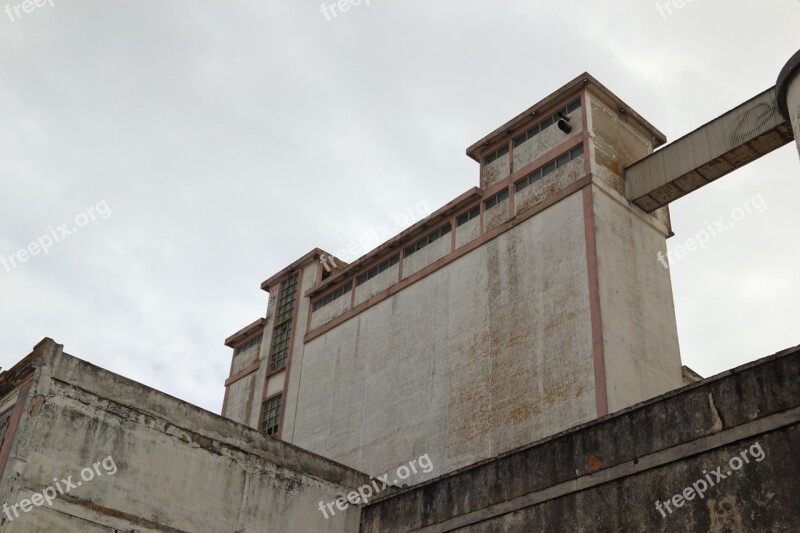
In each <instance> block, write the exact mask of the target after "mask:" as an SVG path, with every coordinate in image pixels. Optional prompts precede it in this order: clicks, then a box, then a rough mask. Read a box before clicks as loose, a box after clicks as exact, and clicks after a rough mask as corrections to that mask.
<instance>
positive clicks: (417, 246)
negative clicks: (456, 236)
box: [404, 222, 452, 257]
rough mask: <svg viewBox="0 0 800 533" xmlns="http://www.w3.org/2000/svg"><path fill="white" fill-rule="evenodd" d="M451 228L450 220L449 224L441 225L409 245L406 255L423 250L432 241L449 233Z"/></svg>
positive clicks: (405, 251)
mask: <svg viewBox="0 0 800 533" xmlns="http://www.w3.org/2000/svg"><path fill="white" fill-rule="evenodd" d="M451 229H452V228H451V227H450V223H449V222H448V223H447V224H445V225H444V226H442V227H440V228H439V229H437V230H436V231H434V232H432V233H429V234H428V235H426V236H425V237H423V238H421V239H420V240H418V241H417V242H415V243H414V244H412V245H411V246H407V247H406V249H405V250H404V255H405V257H408V256H409V255H411V254H413V253H415V252H418V251H420V250H422V249H423V248H425V247H426V246H428V245H429V244H430V243H432V242H434V241H435V240H436V239H438V238H439V237H442V236H444V235H447V234H448V233H450V230H451Z"/></svg>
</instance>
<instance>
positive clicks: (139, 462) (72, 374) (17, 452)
mask: <svg viewBox="0 0 800 533" xmlns="http://www.w3.org/2000/svg"><path fill="white" fill-rule="evenodd" d="M12 371H13V372H9V373H3V374H2V376H1V377H0V405H4V404H5V403H7V402H5V401H4V400H5V399H6V398H9V397H12V398H13V396H14V395H15V394H17V395H18V398H19V400H18V402H17V403H15V408H14V409H15V411H16V412H19V413H21V417H20V418H19V420H18V424H16V427H9V431H8V432H6V435H5V437H6V439H5V440H6V442H4V443H3V445H2V446H3V447H2V450H3V451H4V452H5V450H7V449H8V450H10V453H9V454H8V461H7V463H6V466H5V470H4V471H3V472H2V479H0V500H2V501H3V502H5V503H6V504H7V507H4V508H3V511H2V513H0V520H1V521H0V530H2V531H4V532H6V531H7V532H16V531H25V532H30V531H55V530H59V531H104V532H105V531H109V530H119V531H137V532H144V531H171V532H178V531H187V532H188V531H191V532H197V531H208V532H215V533H216V532H220V531H231V532H232V531H239V532H244V531H331V532H345V531H355V530H357V529H358V521H359V510H358V508H355V507H352V506H350V507H349V508H348V509H347V510H345V511H341V510H339V509H336V507H335V506H334V509H336V511H335V513H336V514H335V515H333V516H332V517H330V518H328V519H326V518H325V517H324V516H323V514H322V512H321V511H320V510H319V502H324V503H328V502H333V501H334V500H335V499H336V498H337V497H339V496H342V495H344V494H347V493H348V492H349V491H350V490H352V488H355V487H358V486H361V485H363V484H366V483H368V481H369V480H368V477H367V476H366V475H364V474H361V473H359V472H357V471H355V470H352V469H349V468H346V467H344V466H342V465H340V464H338V463H334V462H332V461H329V460H327V459H325V458H323V457H320V456H317V455H314V454H312V453H310V452H306V451H304V450H301V449H299V448H297V447H295V446H292V445H290V444H286V443H284V442H281V441H278V440H275V439H272V438H269V437H265V436H263V435H262V434H260V433H258V432H256V431H253V430H251V429H249V428H247V427H245V426H242V425H240V424H237V423H235V422H232V421H230V420H227V419H224V418H222V417H220V416H217V415H214V414H212V413H210V412H207V411H204V410H202V409H200V408H198V407H195V406H192V405H190V404H187V403H185V402H182V401H179V400H177V399H175V398H172V397H170V396H168V395H166V394H163V393H161V392H158V391H156V390H153V389H150V388H147V387H145V386H143V385H140V384H138V383H135V382H133V381H130V380H128V379H125V378H123V377H120V376H118V375H116V374H112V373H110V372H107V371H105V370H102V369H100V368H97V367H95V366H93V365H90V364H88V363H86V362H84V361H81V360H79V359H76V358H74V357H71V356H69V355H66V354H64V353H63V352H62V350H61V346H59V345H56V344H55V343H54V342H53V341H51V340H50V339H45V341H43V342H42V343H40V344H39V345H37V347H36V348H35V350H34V352H33V353H32V354H31V355H30V356H28V357H27V358H26V359H25V360H23V361H22V362H21V363H19V364H18V365H16V366H15V367H14V369H12ZM25 387H27V389H26V388H25ZM20 391H22V392H21V393H20ZM0 468H2V463H0ZM86 469H88V471H87V470H86ZM70 476H71V480H70ZM87 478H89V479H87ZM79 482H80V483H79ZM68 483H72V484H75V486H74V487H72V488H70V490H66V489H67V488H68V486H69V485H68ZM48 487H52V492H53V493H55V492H56V491H57V490H58V491H63V492H64V493H63V494H58V495H57V496H56V497H55V498H54V499H51V503H52V505H48V502H47V501H44V503H42V498H41V496H37V493H38V494H39V495H41V494H42V493H43V491H46V490H47V489H48ZM23 500H30V501H31V502H32V503H27V504H26V503H22V505H16V504H20V502H23ZM37 500H38V501H39V503H40V505H38V506H36V502H37ZM15 505H16V507H15ZM26 508H27V512H24V511H26ZM6 510H8V512H6ZM328 514H329V515H330V511H328ZM17 515H18V516H17Z"/></svg>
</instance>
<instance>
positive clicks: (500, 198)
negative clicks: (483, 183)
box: [485, 188, 508, 209]
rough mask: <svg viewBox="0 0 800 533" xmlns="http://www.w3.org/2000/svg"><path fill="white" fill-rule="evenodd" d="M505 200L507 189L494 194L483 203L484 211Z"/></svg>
mask: <svg viewBox="0 0 800 533" xmlns="http://www.w3.org/2000/svg"><path fill="white" fill-rule="evenodd" d="M507 199H508V188H506V189H503V190H502V191H500V192H499V193H497V194H495V195H494V196H492V197H491V198H489V199H488V200H486V202H485V204H486V209H491V208H492V207H494V206H496V205H497V204H499V203H500V202H502V201H503V200H507Z"/></svg>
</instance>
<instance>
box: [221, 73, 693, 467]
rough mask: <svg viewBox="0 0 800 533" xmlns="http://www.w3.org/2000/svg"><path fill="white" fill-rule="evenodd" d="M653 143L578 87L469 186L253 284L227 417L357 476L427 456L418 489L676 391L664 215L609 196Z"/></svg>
mask: <svg viewBox="0 0 800 533" xmlns="http://www.w3.org/2000/svg"><path fill="white" fill-rule="evenodd" d="M665 141H666V139H665V137H664V135H663V134H662V133H661V132H659V131H658V130H657V129H656V128H655V127H653V126H652V125H651V124H650V123H648V122H647V121H646V120H645V119H643V118H642V117H641V116H640V115H639V114H638V113H636V112H635V111H634V110H633V109H631V108H630V107H629V106H628V105H627V104H625V103H624V102H623V101H622V100H620V99H619V98H618V97H617V96H616V95H614V94H613V93H611V92H610V91H609V90H608V89H606V88H605V87H604V86H603V85H602V84H600V83H599V82H598V81H597V80H595V79H594V78H593V77H592V76H590V75H589V74H582V75H580V76H578V77H577V78H575V79H574V80H572V81H571V82H569V83H568V84H567V85H565V86H564V87H562V88H561V89H559V90H557V91H556V92H554V93H553V94H551V95H550V96H548V97H547V98H545V99H544V100H542V101H541V102H539V103H537V104H536V105H534V106H533V107H531V108H529V109H527V110H525V111H524V112H523V113H521V114H520V115H518V116H517V117H515V118H513V119H512V120H510V121H508V122H507V123H505V124H503V125H502V126H500V127H499V128H497V129H496V130H495V131H493V132H492V133H490V134H488V135H486V136H485V137H484V138H482V139H481V140H479V141H478V142H476V143H475V144H474V145H472V146H471V147H470V148H469V149H468V150H467V154H468V155H469V156H470V157H471V158H473V159H474V160H475V161H476V162H478V163H479V164H480V183H479V184H480V187H474V188H472V189H469V190H468V191H466V192H464V193H462V194H460V195H459V196H457V197H456V198H454V199H453V200H452V201H450V202H449V203H447V204H446V205H445V206H443V207H442V208H440V209H438V210H436V211H434V212H433V213H431V214H430V215H429V216H428V217H427V218H425V219H423V220H421V221H420V222H418V223H417V224H415V225H413V226H412V227H410V228H409V229H407V230H406V231H404V232H402V233H401V234H399V235H397V236H395V237H394V238H391V239H389V240H388V241H386V242H384V243H383V244H381V245H380V246H378V247H377V248H376V249H374V250H372V251H371V252H369V253H367V254H366V255H364V256H363V257H361V258H359V259H358V260H356V261H354V262H353V263H352V264H345V263H343V262H342V261H340V260H339V259H336V258H333V257H331V256H330V254H327V253H326V252H324V251H322V250H319V249H317V250H313V251H311V252H309V253H308V254H306V255H305V256H303V257H302V258H300V259H298V260H297V261H295V262H294V263H292V264H291V265H289V266H287V267H286V268H284V269H283V270H282V271H281V272H279V273H277V274H275V275H274V276H272V277H270V278H269V279H268V280H266V281H265V282H264V283H262V285H261V287H262V289H264V290H265V291H268V292H269V293H270V304H269V307H268V310H267V314H266V317H265V318H263V319H259V320H257V321H256V322H254V323H252V324H250V325H249V326H247V327H246V328H244V329H242V330H241V331H239V332H237V333H236V334H234V335H232V336H231V337H230V338H229V339H227V340H226V344H227V345H228V346H230V347H232V348H234V355H233V362H232V366H231V374H230V377H229V379H228V380H227V382H226V401H225V407H224V409H223V415H224V416H226V417H228V418H231V419H232V420H235V421H237V422H241V423H243V424H246V425H249V426H250V427H253V428H257V429H261V430H262V431H265V432H266V433H267V434H271V435H276V436H277V437H278V438H281V439H282V440H285V441H286V442H291V443H294V444H297V445H298V446H301V447H303V448H305V449H308V450H311V451H313V452H315V453H319V454H321V455H324V456H326V457H330V458H332V459H334V460H336V461H340V462H342V463H344V464H347V465H349V466H352V467H354V468H357V469H359V470H362V471H366V472H384V471H387V470H389V469H391V468H395V467H397V466H398V465H400V464H403V463H405V462H406V461H408V460H409V458H413V457H417V456H419V455H420V454H422V453H429V454H430V456H431V457H432V459H433V461H434V464H435V465H436V469H435V471H434V472H432V473H431V474H430V475H429V476H428V477H433V476H436V475H440V474H443V473H445V472H449V471H452V470H454V469H457V468H460V467H463V466H465V465H468V464H472V463H474V462H475V461H478V460H481V459H485V458H487V457H492V456H495V455H497V454H499V453H503V452H506V451H508V450H510V449H513V448H515V447H518V446H521V445H523V444H525V443H529V442H532V441H534V440H537V439H540V438H543V437H546V436H548V435H552V434H554V433H557V432H559V431H563V430H565V429H567V428H569V427H572V426H575V425H577V424H581V423H584V422H587V421H590V420H593V419H595V418H597V417H599V416H603V415H605V414H607V413H611V412H615V411H618V410H620V409H624V408H626V407H628V406H631V405H633V404H635V403H637V402H640V401H642V400H645V399H648V398H652V397H654V396H658V395H660V394H662V393H664V392H667V391H669V390H673V389H675V388H678V387H680V386H682V385H683V384H684V383H685V382H684V379H683V374H682V367H681V360H680V351H679V347H678V338H677V328H676V322H675V312H674V307H673V299H672V289H671V284H670V278H669V270H668V269H667V268H665V265H663V264H661V263H660V262H659V261H658V260H657V258H658V257H665V256H666V239H667V237H669V236H670V234H671V228H670V220H669V211H668V207H666V206H663V207H660V208H659V209H656V210H654V211H653V212H652V213H645V212H644V211H643V210H642V209H640V208H639V207H637V206H636V205H634V204H632V203H630V202H629V201H628V200H627V199H626V196H625V194H626V184H625V175H624V170H625V168H626V167H628V166H630V165H632V164H633V163H635V162H637V161H639V160H641V159H643V158H645V157H646V156H647V155H648V154H651V153H652V152H653V150H654V149H655V148H656V147H658V146H660V145H662V144H663V143H664V142H665ZM334 265H335V266H336V267H337V268H335V269H332V268H330V267H331V266H334Z"/></svg>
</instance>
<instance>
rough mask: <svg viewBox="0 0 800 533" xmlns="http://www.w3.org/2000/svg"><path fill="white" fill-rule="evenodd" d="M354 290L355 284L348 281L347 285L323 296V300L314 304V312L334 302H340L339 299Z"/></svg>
mask: <svg viewBox="0 0 800 533" xmlns="http://www.w3.org/2000/svg"><path fill="white" fill-rule="evenodd" d="M352 288H353V282H352V281H348V282H347V283H346V284H344V285H342V286H341V287H339V288H338V289H336V290H335V291H333V292H329V293H328V294H327V295H325V296H323V297H322V298H320V299H319V300H317V301H316V302H314V305H313V306H312V308H313V310H314V311H316V310H317V309H319V308H320V307H325V306H326V305H328V304H329V303H331V302H332V301H334V300H338V299H339V298H341V297H342V296H344V295H345V294H347V293H348V292H350V290H351V289H352Z"/></svg>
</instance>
